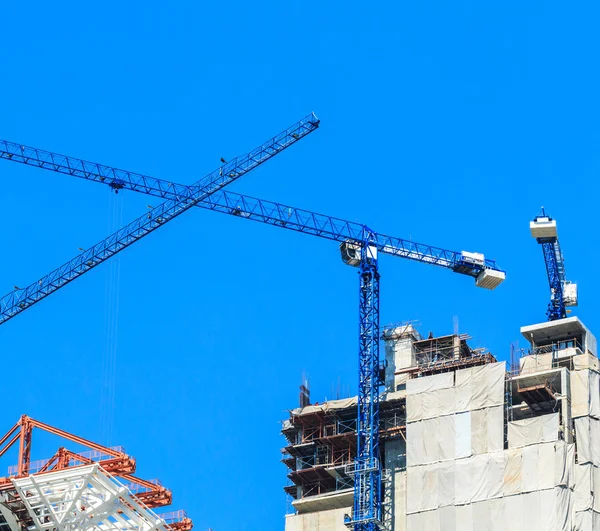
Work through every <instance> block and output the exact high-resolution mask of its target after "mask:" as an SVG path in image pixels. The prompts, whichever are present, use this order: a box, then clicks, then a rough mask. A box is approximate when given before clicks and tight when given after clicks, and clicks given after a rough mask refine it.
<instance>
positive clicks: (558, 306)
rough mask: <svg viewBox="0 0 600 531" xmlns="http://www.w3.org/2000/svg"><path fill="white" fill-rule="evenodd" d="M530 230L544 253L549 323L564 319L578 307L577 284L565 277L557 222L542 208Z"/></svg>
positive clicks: (531, 222) (530, 224)
mask: <svg viewBox="0 0 600 531" xmlns="http://www.w3.org/2000/svg"><path fill="white" fill-rule="evenodd" d="M529 230H530V231H531V235H532V236H533V237H534V238H535V239H536V240H537V242H538V243H539V244H540V245H541V246H542V251H543V253H544V262H545V263H546V273H547V274H548V283H549V285H550V302H549V304H548V310H547V311H546V315H547V316H548V321H556V320H557V319H564V318H565V317H567V311H568V310H567V307H568V306H577V284H575V283H573V282H570V281H568V280H567V278H566V275H565V261H564V257H563V254H562V251H561V249H560V244H559V242H558V233H557V230H556V220H555V219H552V218H551V217H550V216H548V215H547V214H546V211H545V210H544V207H542V213H541V214H540V215H539V216H536V217H535V218H533V221H530V222H529Z"/></svg>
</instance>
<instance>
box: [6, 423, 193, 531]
mask: <svg viewBox="0 0 600 531" xmlns="http://www.w3.org/2000/svg"><path fill="white" fill-rule="evenodd" d="M34 428H37V429H40V430H42V431H45V432H48V433H51V434H53V435H57V436H59V437H62V438H63V439H66V440H68V441H71V442H74V443H76V444H79V445H81V446H85V447H87V448H89V450H90V451H87V452H82V453H75V452H72V451H71V450H68V449H67V448H65V447H64V446H61V447H60V448H58V450H57V451H56V453H55V454H54V455H53V456H52V457H51V458H50V459H45V460H42V461H35V462H33V463H32V461H31V444H32V436H33V430H34ZM17 441H19V454H18V461H17V465H15V466H11V467H9V472H8V476H6V477H0V491H8V490H12V489H13V488H14V487H13V484H12V480H13V479H16V478H23V477H28V476H30V475H34V476H37V475H42V474H47V473H49V472H55V471H57V470H64V469H67V468H75V467H79V466H86V465H90V464H94V463H97V464H99V465H100V466H101V467H102V468H103V469H104V470H105V471H106V472H107V473H109V474H110V475H112V476H115V477H118V478H121V479H123V480H125V483H126V486H127V487H128V489H129V490H130V492H131V493H132V494H133V496H134V497H135V498H136V499H137V500H138V501H139V502H140V503H142V504H143V505H144V506H146V507H148V508H149V509H152V508H156V507H164V506H167V505H170V504H171V502H172V499H173V495H172V493H171V491H170V490H169V489H167V488H166V487H163V486H162V485H161V484H160V482H159V481H158V480H156V479H153V480H146V479H141V478H138V477H135V476H133V475H132V474H133V473H134V472H135V468H136V461H135V459H134V458H133V457H131V456H129V455H127V454H126V453H125V452H124V451H123V448H122V447H114V448H109V447H107V446H103V445H101V444H97V443H95V442H92V441H89V440H87V439H84V438H83V437H79V436H77V435H74V434H72V433H69V432H67V431H64V430H61V429H59V428H55V427H54V426H50V425H49V424H45V423H43V422H40V421H39V420H35V419H32V418H31V417H28V416H27V415H23V416H21V418H20V419H19V420H18V421H17V423H16V424H15V425H14V426H13V427H12V428H11V429H10V430H9V431H8V432H7V433H6V434H5V435H4V436H3V437H2V438H1V439H0V458H1V457H2V456H3V455H4V454H6V452H7V451H8V450H9V449H10V448H11V447H12V446H13V445H14V444H15V443H16V442H17ZM159 516H161V517H162V518H163V519H164V520H165V522H166V524H167V526H168V527H169V528H170V529H172V530H173V531H191V529H192V527H193V523H192V521H191V519H190V518H188V517H187V515H186V513H185V512H184V511H174V512H170V513H167V514H165V515H159Z"/></svg>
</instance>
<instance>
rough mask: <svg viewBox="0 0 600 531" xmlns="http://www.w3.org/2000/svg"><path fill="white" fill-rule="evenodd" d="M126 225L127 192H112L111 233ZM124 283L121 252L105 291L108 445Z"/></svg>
mask: <svg viewBox="0 0 600 531" xmlns="http://www.w3.org/2000/svg"><path fill="white" fill-rule="evenodd" d="M122 225H123V194H115V193H111V194H110V197H109V206H108V233H109V234H112V233H114V232H116V231H117V230H119V229H120V228H121V227H122ZM120 283H121V259H120V255H117V256H115V257H113V258H112V259H111V260H110V261H109V263H108V267H107V269H106V280H105V294H104V356H103V360H102V389H101V393H100V424H101V426H100V428H101V434H102V439H103V442H104V443H105V444H106V445H107V446H111V445H112V443H113V432H114V417H115V392H116V378H117V348H118V332H119V302H120V301H119V295H120Z"/></svg>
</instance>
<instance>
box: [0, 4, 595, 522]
mask: <svg viewBox="0 0 600 531" xmlns="http://www.w3.org/2000/svg"><path fill="white" fill-rule="evenodd" d="M204 4H205V3H201V2H175V3H170V5H167V4H166V3H164V2H160V3H159V2H152V1H150V2H141V1H138V2H133V1H129V2H126V1H125V2H113V1H110V0H108V1H106V2H103V3H102V4H101V5H100V4H98V5H97V6H94V5H92V4H89V3H81V2H61V3H59V4H58V5H57V4H56V3H53V4H48V3H47V2H36V1H32V2H27V3H25V4H24V3H20V4H16V3H13V4H7V5H6V6H4V7H3V19H4V21H5V23H4V24H3V30H2V33H1V34H0V42H1V43H2V45H3V49H4V50H5V54H4V60H3V68H2V74H1V75H2V83H1V84H0V93H1V94H2V101H3V106H2V127H1V130H0V137H1V138H5V139H7V140H11V141H15V142H21V143H23V144H28V145H32V146H36V147H40V148H44V149H49V150H54V151H58V152H61V153H66V154H70V155H73V156H78V157H81V158H85V159H88V160H93V161H98V162H103V163H105V164H109V165H113V166H117V167H122V168H126V169H130V170H133V171H138V172H142V173H147V174H150V175H154V176H157V177H162V178H165V179H170V180H174V181H178V182H183V183H191V182H193V181H195V180H197V179H198V178H200V177H201V176H203V175H205V174H206V173H208V172H209V171H211V170H212V169H214V168H215V167H217V166H218V164H219V159H220V157H222V156H223V157H226V158H227V157H232V156H235V155H237V154H241V153H244V152H246V151H248V150H250V149H251V148H253V147H255V146H257V145H258V144H260V143H261V142H262V141H264V140H266V139H267V138H269V137H271V136H273V135H274V134H276V133H278V132H279V131H280V130H282V129H283V128H285V127H286V126H288V125H289V124H291V123H293V122H294V121H295V120H297V119H299V118H301V117H302V116H304V115H305V114H307V113H308V112H310V111H315V112H316V113H317V114H318V116H319V117H320V118H321V120H322V122H321V128H320V129H319V130H318V131H317V132H315V133H313V134H312V135H310V136H309V137H308V138H306V139H304V140H302V142H300V143H298V144H297V145H296V146H294V147H293V148H290V149H289V150H288V151H286V152H285V153H283V154H281V155H279V156H278V157H276V158H275V159H274V160H272V161H270V162H268V163H267V164H265V165H264V166H262V167H261V168H259V169H258V170H256V171H255V172H253V173H252V174H250V175H248V176H247V177H244V178H243V179H242V180H240V182H237V183H235V184H234V185H233V186H232V188H231V189H232V190H235V191H237V192H241V193H247V194H249V195H253V196H256V197H261V198H264V199H269V200H276V201H281V202H284V203H288V204H291V205H294V206H298V207H301V208H305V209H309V210H314V211H316V212H322V213H326V214H329V215H333V216H338V217H342V218H346V219H349V220H353V221H360V222H363V223H367V224H369V226H370V227H372V228H373V229H375V230H377V231H381V232H383V233H386V234H390V235H396V236H399V237H404V238H412V239H414V240H416V241H419V242H423V243H428V244H431V245H436V246H440V247H445V248H448V249H452V250H457V251H460V250H463V249H464V250H469V251H479V252H483V253H485V254H486V256H487V257H489V258H495V259H496V260H497V261H498V263H499V265H500V266H501V267H503V268H504V269H506V270H507V281H506V282H505V284H503V285H502V286H501V287H500V288H499V289H498V290H496V291H494V292H488V291H485V290H479V289H476V288H475V286H474V283H473V282H472V280H471V279H469V278H467V277H462V276H461V275H455V274H452V273H451V272H449V271H446V270H444V269H441V268H440V269H436V268H434V267H430V266H426V265H422V264H417V263H411V262H408V261H405V260H400V259H395V258H391V257H384V258H382V259H381V264H380V266H381V273H382V294H381V304H382V308H381V317H382V322H383V323H391V322H395V321H401V320H417V321H419V322H420V323H421V331H422V332H423V333H427V332H428V331H429V330H432V331H433V332H434V333H435V334H446V333H451V332H452V329H453V317H454V316H458V318H459V329H460V331H461V332H464V333H469V334H470V335H472V336H473V340H472V345H473V346H484V347H488V348H489V349H490V350H491V351H492V352H493V353H494V354H496V355H497V356H498V357H499V358H501V359H506V358H507V357H508V355H509V351H510V344H511V342H512V341H515V340H518V339H519V327H520V326H522V325H526V324H531V323H535V322H539V321H542V320H544V319H545V310H546V305H547V301H548V288H547V281H546V276H545V269H544V264H543V260H542V254H541V249H540V248H539V246H538V245H537V244H536V243H535V241H534V240H533V239H532V238H531V237H530V236H529V231H528V222H529V220H530V219H531V218H532V217H533V216H535V215H536V214H537V213H538V212H539V210H540V207H541V205H544V206H545V207H546V209H547V211H548V212H549V213H550V214H551V215H552V216H554V217H555V218H556V219H557V220H558V222H559V234H560V240H561V244H562V247H563V251H564V254H565V258H566V270H567V276H568V277H569V278H570V279H571V280H573V281H576V282H578V283H579V287H580V306H579V308H577V309H576V311H575V312H574V313H573V315H578V316H579V317H580V318H581V319H582V320H583V321H584V322H585V323H586V324H587V326H588V327H590V328H591V329H592V330H595V331H596V332H597V333H600V326H599V323H598V317H597V314H596V313H595V312H594V310H593V308H594V303H593V301H594V300H597V299H598V297H599V295H600V293H599V291H600V290H599V283H598V281H597V276H596V274H595V273H594V270H595V269H596V267H595V266H594V264H595V263H597V261H598V258H599V257H598V250H597V247H596V241H597V235H596V227H597V213H596V210H597V201H598V191H599V185H598V175H599V173H600V154H599V151H598V148H597V146H598V144H599V140H600V132H599V129H598V123H600V120H599V118H600V116H599V114H600V112H599V107H598V97H597V94H598V84H599V76H598V71H597V70H598V69H597V50H598V37H597V23H596V21H597V19H598V16H599V15H600V13H599V11H600V9H599V8H598V6H596V5H595V3H593V2H583V3H579V4H577V6H569V7H568V8H567V7H565V4H564V3H559V2H556V1H550V2H539V1H535V0H534V1H531V2H525V3H524V2H513V1H508V2H502V3H499V2H492V3H490V2H476V1H458V2H453V3H451V4H450V3H448V2H439V1H438V2H435V1H426V2H417V3H412V4H411V5H407V3H394V2H389V3H386V4H377V5H375V4H373V3H366V4H365V3H355V2H346V3H343V4H342V3H332V2H313V1H306V2H295V3H289V2H286V3H282V2H262V3H258V4H257V3H247V2H235V1H229V2H220V3H219V4H218V5H217V3H213V4H212V5H204ZM408 4H410V3H408ZM0 162H1V161H0ZM0 178H1V179H2V183H3V186H2V194H1V195H0V204H1V207H2V212H3V217H4V224H3V226H4V230H3V231H2V243H3V260H1V261H0V280H1V285H2V286H3V287H2V288H1V289H2V290H3V293H5V292H8V291H10V290H11V289H12V287H13V285H26V284H28V283H29V282H32V281H34V280H35V279H36V278H38V277H40V276H41V275H42V274H44V273H46V272H49V271H50V270H51V269H53V268H54V267H56V266H58V265H60V264H61V263H63V262H64V261H66V260H67V259H68V258H70V257H72V256H74V255H75V254H77V249H78V247H88V246H90V245H92V244H94V243H96V242H97V241H99V240H100V239H102V238H103V237H104V236H106V235H108V233H109V231H110V229H111V228H115V227H116V226H117V225H118V220H119V219H122V220H123V221H127V220H130V219H133V218H134V217H136V216H138V215H140V213H142V212H144V210H145V209H146V205H147V204H157V201H156V200H154V199H149V198H146V197H143V196H137V195H134V194H133V193H123V194H119V196H115V195H114V194H112V195H111V194H110V193H109V191H108V190H107V189H105V188H103V187H101V186H99V185H96V184H93V183H89V182H85V181H79V180H75V179H70V178H68V177H65V176H60V175H54V174H52V173H49V172H43V171H41V170H35V169H33V168H26V167H20V166H18V165H16V164H10V163H7V162H2V163H1V164H0ZM357 287H358V278H357V274H356V271H355V270H353V269H351V268H348V267H346V266H344V265H343V264H342V263H341V261H340V259H339V255H338V250H337V248H336V245H335V244H333V243H332V242H329V241H325V240H320V239H318V238H314V237H309V236H304V235H300V234H296V233H291V232H288V231H283V230H280V229H277V228H273V227H267V226H262V225H260V224H256V223H249V222H247V221H244V220H241V219H237V218H229V217H227V216H224V215H221V214H216V213H211V212H203V211H201V210H199V209H193V211H190V212H189V213H187V214H185V215H184V216H182V217H181V218H178V219H177V220H175V221H173V222H172V223H171V224H169V225H168V226H165V227H164V228H162V229H161V230H159V231H157V232H156V233H154V234H153V235H151V236H149V237H148V238H146V239H144V240H142V241H141V242H140V243H139V244H138V245H136V246H133V247H131V248H130V249H128V250H126V251H125V252H123V253H122V255H121V256H120V259H119V260H118V261H117V262H116V263H114V264H113V265H105V266H104V267H102V268H99V269H96V270H94V271H93V272H91V273H90V274H89V275H86V276H84V277H83V278H81V279H79V280H77V281H76V282H75V283H73V284H71V285H69V286H68V287H66V288H64V289H63V290H61V291H59V292H58V293H56V294H55V295H53V296H52V297H50V298H48V299H46V300H45V301H43V302H42V303H40V304H39V305H37V306H35V307H34V308H32V309H30V310H29V311H27V312H25V313H23V314H22V315H20V316H19V317H17V318H16V319H14V320H12V321H10V322H8V323H7V324H5V325H4V326H3V327H2V330H0V342H1V343H0V344H1V345H2V351H3V353H4V359H5V365H4V375H5V385H6V388H7V391H9V392H10V393H11V394H10V398H8V396H7V399H6V400H5V402H4V403H5V405H4V408H3V409H4V412H3V414H2V416H1V418H2V419H3V420H2V423H3V424H2V425H3V426H5V427H6V430H8V429H9V427H10V426H11V425H12V424H13V423H14V421H16V419H17V418H18V416H19V415H20V414H22V413H27V414H29V415H31V416H33V417H36V418H39V419H40V420H42V421H45V422H48V423H51V424H55V425H57V426H59V427H62V428H64V429H67V430H70V431H73V432H76V433H78V434H80V435H82V436H84V437H87V438H90V439H93V440H97V441H98V442H102V443H106V444H111V445H113V444H121V445H123V446H125V448H126V449H127V450H128V451H129V453H131V454H132V455H134V456H135V457H137V459H138V463H139V467H138V472H139V474H140V475H141V476H142V477H148V478H152V477H159V478H161V479H162V481H163V483H164V484H166V485H167V486H169V487H170V488H172V489H173V491H174V494H175V501H174V508H184V509H186V510H187V511H188V512H189V514H190V515H191V517H192V518H193V519H194V521H195V523H196V526H197V527H196V528H197V529H199V530H205V529H207V528H208V527H212V528H213V529H214V530H215V531H225V530H230V529H231V530H233V529H235V530H236V531H244V530H252V531H254V530H256V529H261V530H262V529H269V530H270V529H273V530H277V529H283V523H284V521H283V514H284V512H285V509H286V503H285V495H284V494H283V491H282V487H283V485H284V484H285V480H286V478H285V474H286V471H285V467H284V466H283V465H282V464H281V463H280V462H279V459H280V453H279V450H280V447H282V446H283V445H284V440H283V439H282V438H281V437H280V436H279V427H280V425H279V421H280V420H281V419H283V418H285V417H286V410H287V409H288V408H292V407H294V406H295V405H296V403H297V390H298V384H299V383H300V378H301V374H302V372H307V373H308V374H309V375H310V381H311V387H312V392H313V398H314V399H315V400H323V399H324V398H325V397H329V398H330V397H331V396H332V389H334V388H335V387H337V385H338V381H339V382H340V383H341V386H342V387H344V388H348V387H349V388H350V391H351V392H352V393H354V392H355V391H356V380H357V313H358V307H357V297H358V290H357ZM520 346H521V347H522V346H524V341H523V340H522V339H521V340H520ZM111 367H114V368H111ZM111 375H112V376H111ZM112 386H114V394H112V393H111V392H108V391H107V389H108V390H110V389H111V388H112ZM44 444H45V443H44ZM42 453H43V452H42ZM34 457H39V458H41V457H47V456H45V455H38V456H34ZM9 461H10V460H8V461H7V460H6V459H5V460H4V461H3V462H5V464H6V466H8V465H10V464H13V463H12V462H9ZM1 466H2V469H3V468H4V465H1Z"/></svg>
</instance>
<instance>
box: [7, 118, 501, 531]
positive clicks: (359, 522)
mask: <svg viewBox="0 0 600 531" xmlns="http://www.w3.org/2000/svg"><path fill="white" fill-rule="evenodd" d="M318 124H319V122H318V120H317V119H316V117H314V115H310V116H309V117H307V119H305V120H304V121H301V122H299V124H296V125H297V127H296V128H291V129H288V130H286V132H284V139H285V141H282V140H281V139H277V138H278V137H276V139H273V141H272V142H271V144H270V146H271V147H270V148H267V149H262V150H261V151H260V152H259V153H262V152H264V153H265V154H271V155H272V154H275V153H277V152H278V150H281V149H283V148H284V147H287V145H289V143H291V142H292V141H295V140H298V139H299V138H301V137H302V136H305V135H306V134H308V133H309V132H311V131H312V130H314V129H316V127H318ZM298 125H300V126H301V127H298ZM256 157H257V153H256V150H255V152H251V153H250V154H249V155H248V156H247V157H246V159H244V160H247V161H248V162H249V163H250V166H252V167H254V166H253V164H254V163H260V162H258V160H257V159H256ZM0 158H2V159H4V160H8V161H13V162H19V163H22V164H26V165H33V166H35V167H39V168H43V169H47V170H50V171H53V172H57V173H62V174H68V175H72V176H75V177H79V178H84V179H88V180H92V181H96V182H100V183H104V184H107V185H108V186H110V188H112V189H113V190H115V191H117V192H118V191H119V190H123V189H128V190H133V191H136V192H141V193H144V194H148V195H154V196H158V197H162V198H165V199H167V202H166V203H165V204H167V203H168V204H172V205H173V208H176V209H177V208H179V207H180V206H181V208H184V207H185V210H187V209H189V208H191V206H198V207H202V208H205V209H208V210H214V211H217V212H221V213H225V214H229V215H233V216H236V217H238V218H241V219H248V220H251V221H258V222H261V223H265V224H268V225H273V226H277V227H281V228H286V229H288V230H294V231H296V232H301V233H305V234H310V235H313V236H318V237H320V238H325V239H329V240H333V241H336V242H339V243H340V251H341V255H342V260H343V261H344V262H345V263H346V264H347V265H351V266H355V267H357V268H358V270H359V271H358V273H359V356H358V361H359V365H358V368H359V381H358V408H357V453H356V459H355V461H354V463H352V464H351V465H348V473H349V474H351V475H352V476H353V477H354V504H353V512H352V515H351V516H346V517H345V519H344V520H345V524H346V525H347V526H348V527H350V528H352V529H354V531H380V530H382V529H383V523H382V513H381V502H382V467H381V458H380V457H381V456H380V447H379V401H380V392H379V391H380V387H381V385H382V384H383V382H382V380H381V378H380V373H381V366H380V361H379V341H380V329H379V294H380V275H379V264H378V254H379V253H381V254H387V255H391V256H396V257H400V258H404V259H408V260H413V261H418V262H422V263H426V264H430V265H435V266H438V267H444V268H446V269H450V270H451V271H453V272H455V273H459V274H462V275H467V276H470V277H472V278H474V279H475V282H476V285H477V286H478V287H482V288H486V289H494V288H496V287H497V286H498V285H499V284H500V283H501V282H502V281H503V280H504V279H505V273H504V271H502V270H501V269H499V268H498V266H497V265H496V263H495V262H494V261H493V260H488V259H486V258H485V257H484V255H483V254H480V253H472V252H466V251H461V252H456V251H449V250H447V249H442V248H438V247H432V246H430V245H424V244H420V243H416V242H412V241H410V240H404V239H402V238H397V237H392V236H386V235H384V234H378V233H376V232H374V231H372V230H371V229H369V228H368V227H367V226H366V225H362V224H360V223H355V222H351V221H347V220H343V219H339V218H334V217H331V216H326V215H323V214H318V213H315V212H310V211H307V210H302V209H299V208H296V207H292V206H288V205H283V204H281V203H275V202H271V201H265V200H262V199H256V198H252V197H249V196H242V195H240V194H235V193H232V192H229V191H224V190H220V188H221V187H222V186H225V184H227V183H223V184H222V186H219V187H213V188H211V186H213V184H212V182H211V180H210V179H208V180H207V179H205V180H203V181H202V184H203V185H204V187H205V188H206V187H208V190H207V189H205V188H202V187H201V186H200V184H199V183H197V184H196V185H194V187H189V186H186V185H182V184H177V183H172V182H170V181H165V180H161V179H155V178H153V177H148V176H143V175H140V174H135V173H132V172H127V171H125V170H117V169H115V168H111V167H108V166H104V165H101V164H96V163H91V162H87V161H83V160H81V159H76V158H73V157H67V156H65V155H58V154H54V153H51V152H48V151H44V150H38V149H36V148H31V147H25V146H21V145H19V144H15V143H12V142H7V141H0ZM261 162H262V161H261ZM248 169H252V168H251V167H249V168H248ZM248 169H246V168H245V167H243V168H240V167H237V166H236V167H235V168H230V167H227V168H226V170H225V172H224V171H223V169H221V170H219V176H220V177H222V176H223V173H225V176H226V177H228V178H229V180H232V179H233V178H237V177H239V176H240V174H241V173H242V172H244V170H245V171H248ZM213 173H214V172H213ZM228 182H229V181H228ZM150 216H152V214H150ZM172 217H174V216H172ZM172 217H169V218H166V217H164V218H161V221H157V220H156V219H154V218H153V220H154V225H156V226H160V225H161V224H162V223H163V222H164V221H169V220H170V219H171V218H172ZM140 219H142V218H140ZM157 223H158V224H157ZM136 224H138V225H139V220H136V221H134V222H133V225H134V226H137V225H136ZM131 225H132V224H130V225H129V226H131ZM129 226H128V227H129ZM145 230H146V228H143V229H142V230H141V231H140V233H143V234H142V235H145V234H146V233H147V232H144V231H145ZM122 231H123V232H122V233H121V235H122V236H123V235H124V236H128V235H129V234H130V232H131V231H129V230H127V228H126V229H125V230H123V229H122ZM119 234H120V233H116V234H115V235H111V236H109V238H107V239H106V240H104V241H103V242H100V244H98V245H96V246H94V247H93V248H91V249H88V250H87V251H84V252H83V253H81V254H80V255H79V256H78V257H76V258H74V259H73V260H71V261H69V262H68V263H67V264H65V265H64V266H62V267H61V268H59V269H57V270H56V271H55V272H53V273H51V274H50V275H47V276H46V277H42V279H41V280H39V281H38V282H36V283H33V284H32V285H30V286H29V287H28V288H26V289H25V290H21V289H19V288H16V289H15V291H13V292H11V293H9V294H8V295H7V296H5V297H3V298H2V299H0V324H2V323H3V322H5V321H7V320H8V319H10V318H11V317H14V316H15V315H17V314H18V313H20V312H21V311H23V310H25V309H27V308H29V307H30V306H31V305H33V304H35V303H36V302H38V301H39V300H41V299H42V298H44V297H46V296H47V295H49V294H50V293H52V292H54V291H56V290H57V289H59V288H60V287H62V286H63V285H66V283H68V282H70V281H71V280H74V279H75V278H77V277H78V276H80V275H81V274H83V273H85V272H87V271H89V270H90V269H91V268H93V267H95V266H96V265H98V264H99V263H101V262H102V261H104V260H105V259H107V258H108V257H110V256H112V254H114V252H113V253H112V254H108V253H106V252H105V250H104V249H105V247H106V243H107V242H115V243H116V246H114V247H111V252H112V250H113V249H115V252H118V250H120V249H121V248H123V247H124V246H123V247H121V246H120V243H119V242H120V241H121V238H120V237H119ZM140 237H141V236H140ZM137 239H139V238H135V239H131V241H128V243H127V245H129V244H131V243H133V242H134V241H137Z"/></svg>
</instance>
